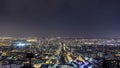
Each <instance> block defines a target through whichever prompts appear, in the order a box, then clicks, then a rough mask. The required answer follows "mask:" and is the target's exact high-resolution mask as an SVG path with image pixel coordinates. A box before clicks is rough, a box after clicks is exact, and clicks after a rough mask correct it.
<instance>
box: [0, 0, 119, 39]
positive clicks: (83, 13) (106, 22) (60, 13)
mask: <svg viewBox="0 0 120 68" xmlns="http://www.w3.org/2000/svg"><path fill="white" fill-rule="evenodd" d="M119 29H120V0H0V36H15V37H16V36H23V37H27V36H38V37H41V36H44V37H52V36H61V37H119V36H120V30H119Z"/></svg>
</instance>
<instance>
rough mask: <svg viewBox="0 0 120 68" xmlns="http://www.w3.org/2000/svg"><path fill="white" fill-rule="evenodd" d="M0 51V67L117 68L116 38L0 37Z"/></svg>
mask: <svg viewBox="0 0 120 68" xmlns="http://www.w3.org/2000/svg"><path fill="white" fill-rule="evenodd" d="M0 54H1V55H0V68H27V67H25V66H32V67H33V68H119V67H120V61H119V60H120V39H119V38H104V39H103V38H102V39H95V38H67V37H66V38H61V37H55V38H43V37H42V38H36V37H32V38H31V37H29V38H13V37H0ZM30 54H31V55H30ZM104 61H105V62H104ZM104 66H106V67H104Z"/></svg>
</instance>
